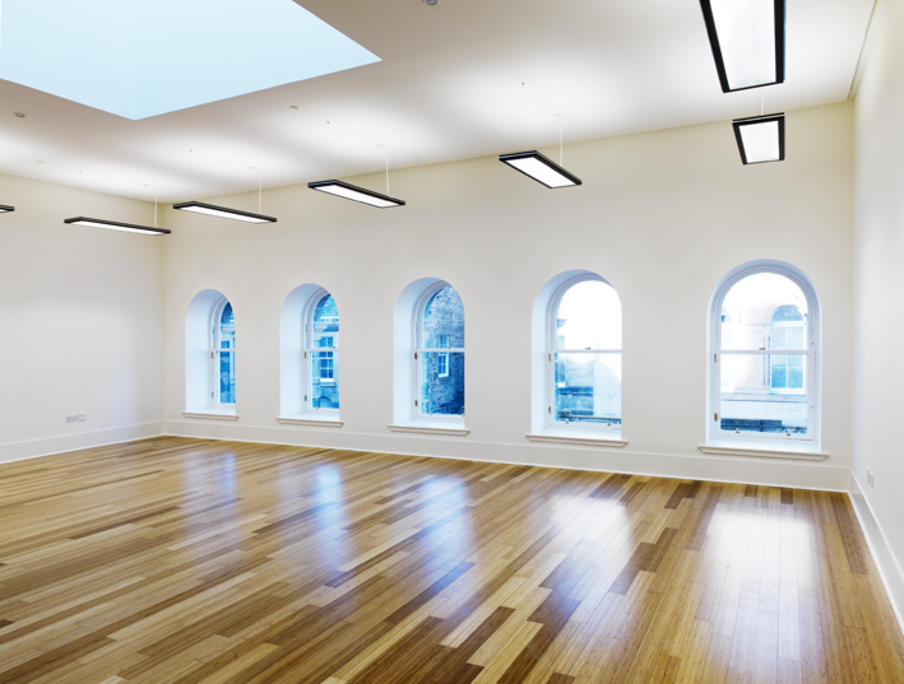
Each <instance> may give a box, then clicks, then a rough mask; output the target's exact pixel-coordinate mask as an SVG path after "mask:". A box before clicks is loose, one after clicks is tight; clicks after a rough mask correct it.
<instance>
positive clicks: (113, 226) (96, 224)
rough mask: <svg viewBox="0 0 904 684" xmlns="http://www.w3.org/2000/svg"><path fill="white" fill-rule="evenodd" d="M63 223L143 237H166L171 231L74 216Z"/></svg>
mask: <svg viewBox="0 0 904 684" xmlns="http://www.w3.org/2000/svg"><path fill="white" fill-rule="evenodd" d="M63 223H68V224H69V225H72V226H87V227H89V228H105V229H107V230H121V231H125V232H127V233H142V234H144V235H168V234H169V233H172V232H173V231H171V230H169V229H168V228H157V227H156V226H140V225H137V224H135V223H123V222H122V221H108V220H107V219H99V218H89V217H87V216H74V217H72V218H67V219H63Z"/></svg>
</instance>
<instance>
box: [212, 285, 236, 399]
mask: <svg viewBox="0 0 904 684" xmlns="http://www.w3.org/2000/svg"><path fill="white" fill-rule="evenodd" d="M228 305H229V300H228V299H226V298H225V297H220V299H219V300H217V301H216V302H215V303H214V305H213V306H212V307H211V312H210V324H209V325H208V329H209V330H210V336H209V338H208V340H209V345H208V354H207V357H208V366H207V367H208V379H209V383H210V384H209V387H210V408H212V409H214V410H216V411H234V410H235V402H233V403H226V404H224V403H223V401H222V397H221V395H220V354H221V353H222V352H223V351H224V350H223V349H221V348H220V342H221V339H220V318H222V316H223V311H224V309H225V308H226V307H227V306H228ZM233 316H235V310H234V309H233ZM236 339H238V335H236ZM229 351H230V352H232V354H233V363H234V364H238V352H237V350H236V347H232V348H230V349H229ZM234 370H235V369H234ZM237 386H238V383H236V387H237ZM236 399H238V392H236Z"/></svg>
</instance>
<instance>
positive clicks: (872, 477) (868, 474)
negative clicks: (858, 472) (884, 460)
mask: <svg viewBox="0 0 904 684" xmlns="http://www.w3.org/2000/svg"><path fill="white" fill-rule="evenodd" d="M866 481H867V482H869V486H870V487H875V486H876V477H875V475H873V469H872V468H867V469H866Z"/></svg>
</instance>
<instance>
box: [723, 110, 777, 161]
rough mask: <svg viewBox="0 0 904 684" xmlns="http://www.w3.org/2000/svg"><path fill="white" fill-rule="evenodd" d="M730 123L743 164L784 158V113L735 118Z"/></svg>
mask: <svg viewBox="0 0 904 684" xmlns="http://www.w3.org/2000/svg"><path fill="white" fill-rule="evenodd" d="M732 125H733V126H734V132H735V140H736V141H737V143H738V150H739V151H740V153H741V161H742V162H743V163H744V164H762V163H764V162H774V161H782V160H783V159H784V158H785V115H784V114H768V115H766V116H752V117H749V118H746V119H735V121H733V122H732Z"/></svg>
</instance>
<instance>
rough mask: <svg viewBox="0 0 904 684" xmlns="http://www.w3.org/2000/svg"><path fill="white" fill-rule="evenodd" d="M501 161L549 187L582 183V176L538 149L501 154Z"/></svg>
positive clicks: (562, 186) (565, 186)
mask: <svg viewBox="0 0 904 684" xmlns="http://www.w3.org/2000/svg"><path fill="white" fill-rule="evenodd" d="M499 161H501V162H503V163H505V164H508V165H509V166H511V167H512V168H513V169H515V170H517V171H520V172H521V173H523V174H524V175H525V176H528V177H530V178H533V179H534V180H535V181H537V182H538V183H541V184H543V185H545V186H546V187H547V188H567V187H572V186H574V185H581V179H580V178H578V177H577V176H575V175H574V174H573V173H571V172H570V171H568V170H567V169H564V168H562V167H561V166H559V165H558V164H556V163H555V162H554V161H552V159H550V158H549V157H546V156H545V155H543V154H540V153H539V152H537V150H529V151H527V152H514V153H512V154H500V155H499Z"/></svg>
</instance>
